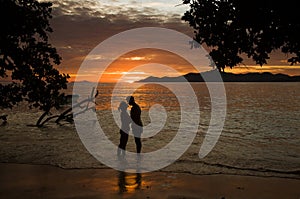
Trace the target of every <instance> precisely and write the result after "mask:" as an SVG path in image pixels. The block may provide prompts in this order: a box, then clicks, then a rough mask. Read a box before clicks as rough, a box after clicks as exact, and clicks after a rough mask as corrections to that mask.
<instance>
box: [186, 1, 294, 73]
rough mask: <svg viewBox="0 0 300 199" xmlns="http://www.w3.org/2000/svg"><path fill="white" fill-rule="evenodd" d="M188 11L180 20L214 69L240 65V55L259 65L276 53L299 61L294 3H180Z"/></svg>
mask: <svg viewBox="0 0 300 199" xmlns="http://www.w3.org/2000/svg"><path fill="white" fill-rule="evenodd" d="M183 4H188V5H189V6H190V9H189V10H188V11H186V12H185V13H184V15H183V16H182V20H184V21H186V22H189V25H190V26H191V27H192V28H193V29H194V34H195V40H196V41H198V42H199V43H200V44H205V45H206V46H207V47H208V48H209V51H210V52H209V53H210V56H211V57H212V59H213V60H214V62H215V64H216V66H217V68H218V69H219V70H220V71H222V70H224V68H225V67H231V68H232V67H234V66H236V65H238V64H241V63H243V58H242V55H243V54H245V55H246V56H247V57H248V58H252V59H253V60H254V61H255V62H256V64H259V65H260V66H262V65H264V64H267V60H268V59H269V58H270V57H269V54H270V53H271V52H272V51H274V50H278V51H281V52H282V53H285V54H289V55H291V57H290V58H287V61H288V62H289V63H290V64H291V65H294V64H297V63H299V61H300V37H299V32H300V21H299V19H300V12H299V11H298V6H297V1H292V0H286V1H272V0H253V1H242V0H183Z"/></svg>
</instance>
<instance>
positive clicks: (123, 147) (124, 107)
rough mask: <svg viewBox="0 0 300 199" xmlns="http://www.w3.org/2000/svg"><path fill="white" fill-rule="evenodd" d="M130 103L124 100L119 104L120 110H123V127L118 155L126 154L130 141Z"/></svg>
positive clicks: (121, 114)
mask: <svg viewBox="0 0 300 199" xmlns="http://www.w3.org/2000/svg"><path fill="white" fill-rule="evenodd" d="M127 108H128V105H127V103H126V102H124V101H122V102H121V103H120V105H119V108H118V110H119V111H120V112H121V113H120V116H121V129H120V144H119V147H118V151H117V155H118V157H120V156H122V157H124V156H125V150H126V145H127V142H128V134H129V130H130V126H129V125H130V123H131V118H130V116H129V114H128V112H127Z"/></svg>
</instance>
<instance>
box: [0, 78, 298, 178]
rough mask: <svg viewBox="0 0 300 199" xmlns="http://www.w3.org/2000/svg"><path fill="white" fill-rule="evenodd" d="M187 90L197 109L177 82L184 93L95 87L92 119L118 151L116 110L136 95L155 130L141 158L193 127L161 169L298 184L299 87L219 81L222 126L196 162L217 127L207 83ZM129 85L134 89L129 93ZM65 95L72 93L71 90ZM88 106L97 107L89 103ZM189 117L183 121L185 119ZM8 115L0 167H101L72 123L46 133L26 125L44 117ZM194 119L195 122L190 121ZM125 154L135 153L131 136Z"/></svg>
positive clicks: (153, 87)
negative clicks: (280, 179) (186, 140)
mask: <svg viewBox="0 0 300 199" xmlns="http://www.w3.org/2000/svg"><path fill="white" fill-rule="evenodd" d="M82 84H83V85H84V89H83V95H89V94H90V92H91V90H92V87H91V84H88V83H82ZM190 85H191V88H192V91H193V92H194V94H195V96H196V101H197V104H195V103H194V102H192V101H191V100H190V99H193V98H192V97H191V96H190V94H191V93H189V92H186V90H185V88H184V87H182V86H181V85H177V86H176V89H177V91H178V90H179V91H181V92H180V95H183V96H178V93H177V94H174V93H173V92H172V91H171V90H170V89H168V88H166V87H164V86H163V85H158V84H150V83H148V84H145V85H142V84H139V83H132V84H123V85H122V86H120V87H115V85H114V84H99V85H96V86H97V90H98V91H99V95H98V96H97V97H96V100H95V102H96V105H95V107H94V108H95V109H96V115H97V121H98V122H99V124H100V126H101V128H102V130H103V132H104V133H105V135H106V136H107V137H108V138H109V140H110V141H111V142H112V143H114V144H115V146H116V148H117V145H118V143H119V127H118V124H119V123H118V117H116V118H117V119H115V118H114V114H115V115H117V116H118V115H119V111H118V110H117V108H118V105H119V103H120V101H122V100H125V98H126V96H128V95H130V94H133V96H134V97H135V100H136V102H137V103H138V104H139V105H140V107H141V109H142V121H143V124H144V126H145V128H148V129H151V128H152V129H154V133H153V134H152V135H151V136H149V137H147V138H143V139H142V144H143V148H142V152H143V153H151V152H155V151H159V150H160V149H161V148H163V147H168V144H169V143H170V142H172V141H174V138H175V137H176V135H177V134H178V130H179V129H180V128H181V127H182V126H181V125H182V123H183V122H187V124H188V125H186V126H185V128H183V132H182V134H181V135H183V136H184V135H185V133H186V135H187V136H188V135H191V134H189V133H190V132H191V131H192V130H196V132H195V136H194V137H192V141H191V143H189V144H188V146H186V148H184V147H183V148H184V151H182V155H180V156H179V157H178V158H176V161H174V162H172V163H170V164H169V165H166V166H165V167H163V168H161V169H160V170H162V171H170V172H184V173H193V174H201V175H211V174H232V175H235V174H236V175H254V176H277V177H289V178H297V179H300V119H299V118H300V111H299V110H300V89H299V88H300V83H296V82H295V83H293V82H289V83H287V82H286V83H283V82H280V83H266V82H265V83H259V82H257V83H255V82H253V83H246V82H244V83H224V88H225V93H223V95H220V96H223V98H221V99H222V100H223V101H225V102H222V103H223V105H225V107H226V112H225V113H226V114H225V121H224V126H223V127H222V128H221V129H220V136H219V137H218V139H217V142H216V143H215V145H214V146H213V147H212V150H211V151H209V153H208V154H207V155H206V156H205V157H199V151H200V148H201V146H202V145H203V144H204V141H205V138H206V136H210V135H208V133H207V132H208V129H209V127H210V125H216V126H218V123H216V122H215V123H212V124H211V117H212V114H211V110H212V104H211V97H210V94H209V90H208V88H207V86H206V84H205V83H191V84H190ZM132 88H136V89H135V91H134V92H133V93H131V92H132ZM176 89H175V90H176ZM66 93H67V94H71V93H72V85H70V86H69V89H68V90H67V91H66ZM112 93H114V94H113V95H112ZM74 94H78V93H74ZM184 95H186V96H184ZM180 97H184V99H186V101H185V103H180V99H182V98H180ZM112 99H113V100H112ZM224 99H225V100H224ZM190 101H191V103H189V102H190ZM90 106H94V105H93V103H91V104H90ZM186 110H188V111H186ZM128 112H129V108H128ZM186 112H187V113H188V115H185V116H187V117H188V121H184V120H183V119H182V117H183V115H184V114H186ZM6 113H7V114H8V124H7V125H6V126H3V127H1V128H0V131H1V134H0V141H1V144H0V149H1V150H0V157H1V158H0V160H1V162H12V163H33V164H51V165H57V166H60V167H63V168H106V166H105V165H103V164H101V163H99V162H98V161H97V160H96V159H95V158H93V156H91V154H89V152H88V151H87V150H86V148H85V146H84V145H83V144H82V142H81V140H80V139H79V136H78V132H77V131H76V129H75V127H74V125H72V124H71V125H70V124H68V123H62V124H61V125H57V124H55V123H54V121H49V122H48V123H47V124H46V125H45V127H43V128H37V127H34V126H31V125H29V126H28V124H34V123H35V122H36V121H37V119H38V118H39V116H40V115H41V114H42V112H39V111H36V110H31V111H29V110H28V111H27V110H26V109H25V108H24V107H22V106H19V107H16V108H14V109H13V110H12V111H10V110H8V112H6ZM217 113H218V112H217ZM223 113H224V112H223ZM52 114H55V112H52ZM199 114H200V116H199ZM50 116H51V115H50ZM50 116H49V117H50ZM196 117H199V118H196ZM195 119H198V120H199V122H198V123H195V121H197V120H195ZM190 121H193V123H189V122H190ZM178 144H180V141H179V143H178ZM126 149H127V150H128V151H130V152H135V144H134V139H133V137H132V136H130V137H129V141H128V145H127V148H126ZM174 150H176V149H174ZM99 153H101V151H99ZM171 155H172V154H171V153H170V156H171ZM111 158H113V157H111ZM153 164H158V162H153Z"/></svg>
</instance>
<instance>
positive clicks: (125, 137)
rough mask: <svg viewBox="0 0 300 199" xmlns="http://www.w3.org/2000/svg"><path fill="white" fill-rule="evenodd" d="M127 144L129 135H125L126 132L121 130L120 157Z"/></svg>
mask: <svg viewBox="0 0 300 199" xmlns="http://www.w3.org/2000/svg"><path fill="white" fill-rule="evenodd" d="M127 142H128V134H127V133H125V132H124V131H122V130H120V144H119V148H118V155H120V153H121V150H120V149H122V150H124V152H125V150H126V145H127Z"/></svg>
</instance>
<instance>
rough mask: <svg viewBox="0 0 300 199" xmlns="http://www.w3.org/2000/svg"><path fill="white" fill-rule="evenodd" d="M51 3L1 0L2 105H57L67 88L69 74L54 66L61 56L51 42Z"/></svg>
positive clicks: (43, 107)
mask: <svg viewBox="0 0 300 199" xmlns="http://www.w3.org/2000/svg"><path fill="white" fill-rule="evenodd" d="M51 6H52V4H51V3H41V2H38V1H36V0H0V25H1V31H0V78H6V79H7V78H9V79H11V80H12V83H10V84H0V108H11V107H13V106H14V105H15V104H17V103H18V102H20V101H27V102H28V103H29V105H30V107H32V106H33V107H38V108H40V109H42V110H45V111H47V110H49V109H50V108H52V107H55V108H58V107H59V105H60V103H61V101H62V100H63V99H64V95H63V94H62V93H61V92H60V90H61V89H66V87H67V79H68V78H69V76H68V75H66V74H60V73H59V71H58V70H57V69H55V68H54V67H53V65H59V64H60V61H61V57H60V56H59V55H58V53H57V51H56V49H55V48H54V47H52V46H51V45H50V44H49V42H48V34H49V33H51V32H52V29H51V27H50V25H49V20H50V19H51Z"/></svg>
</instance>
